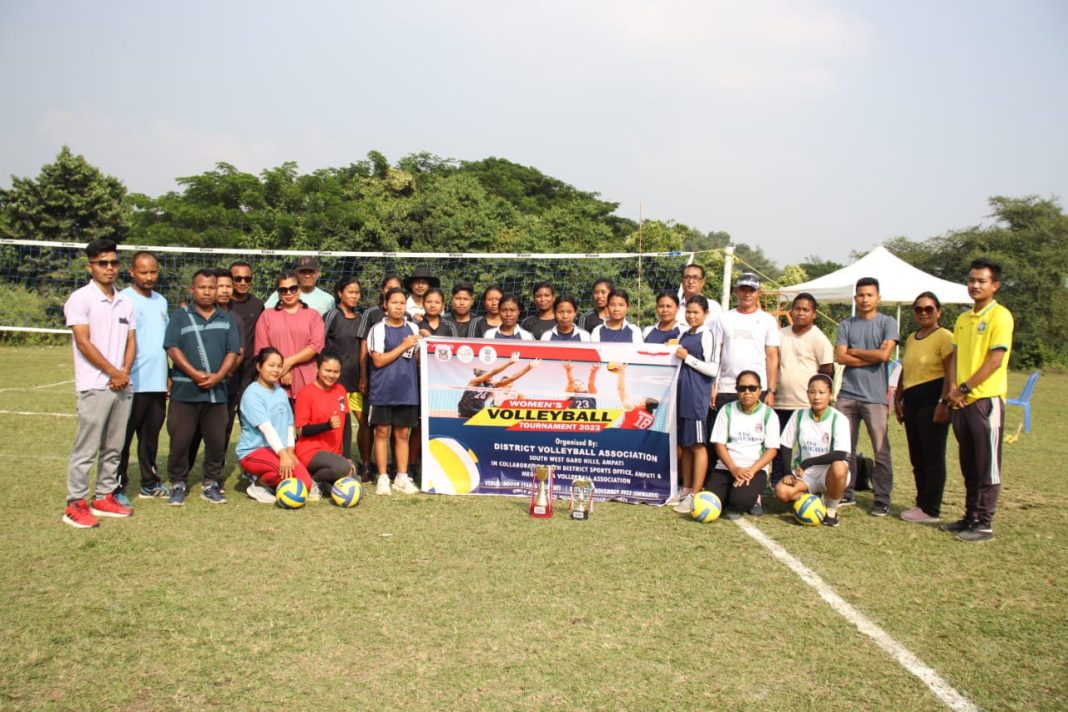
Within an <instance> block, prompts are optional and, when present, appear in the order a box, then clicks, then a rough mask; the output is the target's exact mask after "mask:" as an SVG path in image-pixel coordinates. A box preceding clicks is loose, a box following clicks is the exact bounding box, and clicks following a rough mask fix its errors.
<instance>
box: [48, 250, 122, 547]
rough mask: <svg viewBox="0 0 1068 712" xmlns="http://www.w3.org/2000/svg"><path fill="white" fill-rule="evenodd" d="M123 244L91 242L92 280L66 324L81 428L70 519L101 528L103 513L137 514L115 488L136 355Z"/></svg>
mask: <svg viewBox="0 0 1068 712" xmlns="http://www.w3.org/2000/svg"><path fill="white" fill-rule="evenodd" d="M116 249H117V248H116V246H115V243H114V242H112V241H111V240H93V241H92V242H90V243H89V244H88V245H86V246H85V254H86V255H87V256H88V257H89V264H88V267H87V269H88V271H89V276H90V277H92V279H91V280H90V281H89V284H87V285H85V286H84V287H82V288H81V289H79V290H77V291H76V292H74V294H72V295H70V298H69V299H67V303H66V304H64V305H63V313H64V315H65V316H66V319H67V326H69V327H70V329H71V331H72V332H73V333H74V388H75V390H76V391H77V393H78V426H77V431H76V433H75V436H74V450H73V452H72V453H71V456H70V466H69V468H68V470H67V508H66V510H65V511H64V512H63V521H64V522H65V523H66V524H69V525H71V526H72V527H77V528H79V529H88V528H90V527H95V526H99V522H98V521H97V517H128V516H130V515H131V514H133V509H131V508H130V507H128V506H126V505H124V504H122V503H120V502H119V501H118V500H117V499H116V498H115V494H114V493H115V490H116V489H118V486H119V480H118V475H117V471H118V465H119V454H120V453H121V452H122V446H123V442H124V441H125V439H126V421H127V420H129V417H130V407H131V406H132V404H133V389H132V388H131V387H130V370H131V369H132V368H133V363H134V356H135V355H136V353H137V342H136V341H135V340H134V329H135V328H136V326H135V324H136V321H135V317H134V305H133V302H131V301H130V299H129V298H128V297H126V296H124V295H122V294H120V293H119V292H117V291H116V290H115V278H116V277H117V276H118V274H119V257H118V253H117V251H116ZM94 462H98V463H99V467H98V469H97V473H96V493H95V496H94V498H93V500H92V503H91V504H86V497H87V496H88V494H89V470H91V469H92V467H93V463H94Z"/></svg>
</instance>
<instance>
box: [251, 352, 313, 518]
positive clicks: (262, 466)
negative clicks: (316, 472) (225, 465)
mask: <svg viewBox="0 0 1068 712" xmlns="http://www.w3.org/2000/svg"><path fill="white" fill-rule="evenodd" d="M255 364H256V374H257V375H256V380H255V381H253V382H252V383H250V384H249V387H248V388H246V389H245V393H244V395H242V396H241V407H240V415H241V439H240V440H238V442H237V459H238V462H240V464H241V467H242V468H243V469H244V470H245V472H247V473H248V474H249V475H251V476H252V477H253V478H255V479H254V481H253V483H252V484H251V485H249V486H248V490H247V494H248V496H249V497H252V499H254V500H256V501H257V502H264V503H265V504H272V503H274V494H273V493H272V492H271V490H270V489H267V488H268V487H271V488H273V487H276V486H277V485H278V483H279V482H281V481H282V480H284V479H286V478H287V477H296V478H297V479H299V480H300V481H301V482H303V483H304V485H305V486H306V487H308V488H309V490H310V489H311V486H312V478H311V475H309V474H308V470H307V469H306V468H305V467H304V465H302V464H301V463H300V460H298V459H297V455H296V453H295V452H294V451H293V442H294V439H295V437H296V434H295V432H294V430H293V411H292V410H290V407H289V396H288V395H287V394H286V392H285V391H284V390H283V389H282V387H281V386H280V385H279V383H278V381H279V379H280V378H281V377H282V354H281V353H280V352H279V351H278V349H275V348H271V347H270V346H268V347H267V348H265V349H262V350H261V351H260V352H259V353H258V354H256V361H255Z"/></svg>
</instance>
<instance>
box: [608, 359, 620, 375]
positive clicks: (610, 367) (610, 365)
mask: <svg viewBox="0 0 1068 712" xmlns="http://www.w3.org/2000/svg"><path fill="white" fill-rule="evenodd" d="M608 370H609V372H610V373H615V372H616V371H618V370H619V364H618V363H616V362H615V361H609V362H608Z"/></svg>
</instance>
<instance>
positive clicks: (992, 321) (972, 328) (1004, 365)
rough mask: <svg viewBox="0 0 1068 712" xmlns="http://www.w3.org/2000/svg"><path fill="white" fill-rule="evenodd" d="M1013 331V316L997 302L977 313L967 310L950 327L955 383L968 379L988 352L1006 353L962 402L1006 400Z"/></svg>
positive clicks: (958, 383)
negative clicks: (990, 372)
mask: <svg viewBox="0 0 1068 712" xmlns="http://www.w3.org/2000/svg"><path fill="white" fill-rule="evenodd" d="M1014 328H1015V321H1014V320H1013V318H1012V313H1011V312H1010V311H1009V310H1008V309H1006V308H1005V307H1003V306H1001V305H1000V304H998V303H997V302H991V303H990V304H988V305H987V306H986V308H985V309H983V310H982V311H981V312H979V313H978V314H976V313H975V310H974V309H969V310H968V311H966V312H964V313H963V314H961V315H960V316H959V317H957V323H956V325H955V326H954V327H953V349H954V350H955V351H956V353H957V373H956V374H955V380H954V383H956V384H957V385H960V384H961V383H964V382H965V381H967V380H968V379H969V378H971V377H972V375H973V374H974V373H975V372H976V371H978V370H979V366H980V365H982V363H983V361H985V360H986V357H987V355H988V354H989V353H990V352H991V351H994V350H996V349H1003V350H1004V351H1005V357H1004V358H1002V359H1001V365H1000V366H998V368H997V370H996V371H994V372H993V373H992V374H990V377H989V378H987V379H986V380H985V381H983V382H982V383H980V384H979V385H978V386H976V387H975V388H973V389H972V391H971V393H968V394H967V395H966V396H964V402H965V403H968V404H971V403H974V402H975V401H977V400H979V399H981V398H1001V399H1002V400H1004V399H1005V397H1006V395H1007V394H1008V389H1009V375H1008V374H1009V356H1010V355H1011V354H1012V332H1013V329H1014Z"/></svg>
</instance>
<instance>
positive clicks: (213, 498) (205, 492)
mask: <svg viewBox="0 0 1068 712" xmlns="http://www.w3.org/2000/svg"><path fill="white" fill-rule="evenodd" d="M219 489H220V488H219V483H218V482H212V483H211V484H210V485H207V486H205V487H204V489H202V490H200V498H201V499H206V500H208V501H209V502H211V503H212V504H226V497H223V496H222V492H220V491H219Z"/></svg>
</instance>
